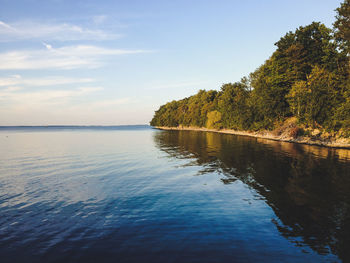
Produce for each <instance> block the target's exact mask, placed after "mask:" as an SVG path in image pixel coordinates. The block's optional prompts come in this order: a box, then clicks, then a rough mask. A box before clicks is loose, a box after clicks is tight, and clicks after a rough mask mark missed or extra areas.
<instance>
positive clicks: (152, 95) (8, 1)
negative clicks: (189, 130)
mask: <svg viewBox="0 0 350 263" xmlns="http://www.w3.org/2000/svg"><path fill="white" fill-rule="evenodd" d="M341 2H342V1H339V0H284V1H281V0H264V1H262V0H246V1H242V0H215V1H214V0H201V1H200V0H178V1H176V0H147V1H146V0H139V1H138V0H122V1H119V0H106V1H101V0H100V1H98V0H95V1H92V0H74V1H71V0H45V1H41V0H23V1H16V0H0V125H2V126H4V125H131V124H148V123H149V121H150V120H151V118H152V116H153V113H154V111H155V110H157V109H158V108H159V106H160V105H162V104H164V103H166V102H168V101H172V100H174V99H182V98H184V97H188V96H191V95H193V94H195V93H196V92H197V91H198V90H200V89H205V90H210V89H216V90H219V89H220V87H221V86H222V84H224V83H228V82H236V81H239V80H240V79H241V78H242V77H244V76H247V75H248V74H249V73H250V72H252V71H254V70H255V69H256V68H257V67H259V66H260V65H261V64H263V63H264V61H265V60H266V59H268V58H269V56H271V54H272V53H273V51H274V50H275V46H274V43H275V42H277V41H278V40H279V39H280V38H281V37H282V36H283V35H285V33H287V32H288V31H294V30H295V29H296V28H297V27H299V26H305V25H308V24H310V23H311V22H313V21H319V22H322V23H324V24H325V25H326V26H328V27H332V23H333V22H334V20H335V19H334V16H335V11H334V10H335V9H336V8H337V7H339V6H340V3H341Z"/></svg>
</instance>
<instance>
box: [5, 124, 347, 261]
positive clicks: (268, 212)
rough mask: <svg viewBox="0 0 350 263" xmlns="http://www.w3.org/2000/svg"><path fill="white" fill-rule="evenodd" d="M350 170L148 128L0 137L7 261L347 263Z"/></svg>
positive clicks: (287, 148) (285, 149)
mask: <svg viewBox="0 0 350 263" xmlns="http://www.w3.org/2000/svg"><path fill="white" fill-rule="evenodd" d="M349 163H350V161H349V158H348V152H347V151H344V150H343V151H339V150H331V149H327V148H319V147H308V146H303V145H294V144H288V143H279V142H273V141H265V140H261V141H260V140H257V139H255V138H249V137H237V136H233V135H222V134H214V133H204V132H188V131H180V132H178V131H158V130H153V129H151V128H149V127H146V126H144V127H140V126H137V127H121V128H118V127H97V128H94V127H86V128H75V127H63V128H62V127H49V128H46V127H45V128H44V127H42V128H16V127H13V128H11V129H4V130H1V129H0V262H1V263H7V262H9V263H10V262H11V263H12V262H26V263H27V262H45V263H46V262H84V263H85V262H118V263H120V262H152V263H153V262H156V263H157V262H159V263H160V262H161V263H164V262H174V263H175V262H200V263H203V262H269V263H270V262H281V261H283V262H291V263H295V262H342V261H343V262H349V256H348V254H347V251H346V250H347V249H348V247H350V246H349V244H350V241H349V236H350V233H349V231H350V230H349V225H350V222H349V213H350V212H349V204H350V200H349V197H350V196H349V195H350V185H349V184H350V182H349V180H350V175H349V171H350V169H349V168H350V167H349Z"/></svg>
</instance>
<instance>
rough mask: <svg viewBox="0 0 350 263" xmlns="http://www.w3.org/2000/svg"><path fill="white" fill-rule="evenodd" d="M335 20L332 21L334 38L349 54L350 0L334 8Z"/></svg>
mask: <svg viewBox="0 0 350 263" xmlns="http://www.w3.org/2000/svg"><path fill="white" fill-rule="evenodd" d="M336 12H337V15H336V17H335V18H336V21H335V22H334V24H333V26H334V29H335V30H334V31H335V39H336V41H337V42H338V44H339V46H340V48H341V49H342V50H343V51H344V52H345V53H346V55H347V56H349V52H350V0H345V1H344V3H342V4H341V5H340V7H339V8H337V9H336Z"/></svg>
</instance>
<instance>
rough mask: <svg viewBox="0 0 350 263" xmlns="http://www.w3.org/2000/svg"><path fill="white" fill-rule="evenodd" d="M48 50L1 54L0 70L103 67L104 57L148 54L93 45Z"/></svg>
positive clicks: (47, 47)
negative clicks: (102, 60) (102, 58)
mask: <svg viewBox="0 0 350 263" xmlns="http://www.w3.org/2000/svg"><path fill="white" fill-rule="evenodd" d="M45 46H46V49H40V50H25V51H10V52H4V53H0V57H1V60H0V70H21V69H74V68H82V67H86V68H96V67H99V66H101V57H102V56H107V55H110V56H118V55H126V54H138V53H146V52H149V51H145V50H127V49H108V48H102V47H97V46H91V45H76V46H63V47H60V48H53V47H52V46H51V45H49V44H45Z"/></svg>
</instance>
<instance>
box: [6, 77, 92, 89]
mask: <svg viewBox="0 0 350 263" xmlns="http://www.w3.org/2000/svg"><path fill="white" fill-rule="evenodd" d="M94 81H95V80H94V79H91V78H67V77H62V76H52V77H44V78H22V77H21V76H20V75H12V76H10V77H6V78H0V87H9V86H17V85H19V86H29V87H42V86H56V85H66V84H77V83H91V82H94Z"/></svg>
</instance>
